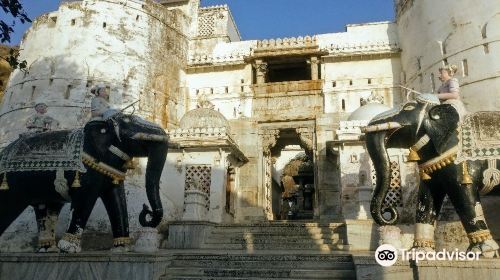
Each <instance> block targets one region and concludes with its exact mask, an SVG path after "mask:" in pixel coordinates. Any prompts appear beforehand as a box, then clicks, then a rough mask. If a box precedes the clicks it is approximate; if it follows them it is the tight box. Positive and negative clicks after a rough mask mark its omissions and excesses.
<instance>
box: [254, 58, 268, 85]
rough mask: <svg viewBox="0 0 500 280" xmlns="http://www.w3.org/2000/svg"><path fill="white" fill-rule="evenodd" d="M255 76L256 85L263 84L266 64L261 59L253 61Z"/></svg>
mask: <svg viewBox="0 0 500 280" xmlns="http://www.w3.org/2000/svg"><path fill="white" fill-rule="evenodd" d="M254 67H255V74H256V76H257V79H256V80H257V84H265V83H266V76H267V62H264V61H262V59H257V60H255V64H254Z"/></svg>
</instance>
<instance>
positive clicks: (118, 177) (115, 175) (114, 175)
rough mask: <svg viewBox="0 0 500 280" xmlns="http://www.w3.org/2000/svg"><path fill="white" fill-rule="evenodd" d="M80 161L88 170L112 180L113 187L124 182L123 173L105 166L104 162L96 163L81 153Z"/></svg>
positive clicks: (92, 158) (90, 157)
mask: <svg viewBox="0 0 500 280" xmlns="http://www.w3.org/2000/svg"><path fill="white" fill-rule="evenodd" d="M82 161H83V163H85V164H87V165H88V166H89V167H90V168H92V169H94V170H96V171H97V172H99V173H101V174H103V175H106V176H108V177H110V178H111V179H113V184H115V185H118V184H119V183H120V181H124V180H125V173H123V172H121V171H120V170H118V169H116V168H114V167H111V166H109V165H107V164H105V163H104V162H98V161H97V160H96V159H95V158H94V157H92V156H91V155H89V154H87V153H85V152H83V153H82Z"/></svg>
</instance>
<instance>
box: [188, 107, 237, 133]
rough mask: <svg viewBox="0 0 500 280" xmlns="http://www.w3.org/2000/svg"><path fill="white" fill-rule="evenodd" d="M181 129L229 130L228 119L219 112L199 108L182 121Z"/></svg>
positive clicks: (190, 112)
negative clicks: (219, 128)
mask: <svg viewBox="0 0 500 280" xmlns="http://www.w3.org/2000/svg"><path fill="white" fill-rule="evenodd" d="M179 125H180V128H182V129H190V128H207V127H225V128H226V129H229V123H228V121H227V119H226V118H225V117H224V116H223V115H222V114H221V113H220V112H218V111H215V110H213V109H210V108H197V109H194V110H191V111H189V112H187V113H186V114H185V115H184V116H183V117H182V118H181V121H180V124H179Z"/></svg>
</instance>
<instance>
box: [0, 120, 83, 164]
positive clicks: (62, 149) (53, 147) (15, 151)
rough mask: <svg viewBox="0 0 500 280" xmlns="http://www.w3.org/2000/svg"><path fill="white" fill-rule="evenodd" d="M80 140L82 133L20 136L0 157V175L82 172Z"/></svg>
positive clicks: (63, 131)
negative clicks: (15, 172) (61, 171)
mask: <svg viewBox="0 0 500 280" xmlns="http://www.w3.org/2000/svg"><path fill="white" fill-rule="evenodd" d="M83 139H84V137H83V129H76V130H59V131H50V132H43V133H29V134H24V135H21V136H20V137H19V138H18V139H17V140H15V141H14V142H12V143H11V144H10V145H8V146H7V147H5V149H4V150H3V151H2V152H1V153H0V174H3V173H5V172H12V171H54V170H64V171H66V170H73V171H80V172H85V171H86V170H85V167H84V166H83V163H82V151H83Z"/></svg>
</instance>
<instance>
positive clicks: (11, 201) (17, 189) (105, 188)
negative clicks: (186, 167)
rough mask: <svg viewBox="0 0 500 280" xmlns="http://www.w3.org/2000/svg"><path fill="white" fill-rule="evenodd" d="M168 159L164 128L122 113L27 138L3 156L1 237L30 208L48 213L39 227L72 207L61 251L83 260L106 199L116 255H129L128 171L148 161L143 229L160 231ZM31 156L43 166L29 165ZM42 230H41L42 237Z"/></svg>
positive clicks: (41, 216)
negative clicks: (97, 209) (88, 233)
mask: <svg viewBox="0 0 500 280" xmlns="http://www.w3.org/2000/svg"><path fill="white" fill-rule="evenodd" d="M68 139H69V140H68ZM75 139H76V140H75ZM78 139H81V140H78ZM73 146H74V147H73ZM78 146H79V147H78ZM78 150H79V151H78ZM167 151H168V136H167V134H166V133H165V131H164V130H163V129H162V128H161V127H160V126H158V125H157V124H154V123H151V122H148V121H145V120H143V119H141V118H140V117H137V116H133V115H126V114H122V113H118V114H116V115H114V116H112V117H111V118H109V119H107V120H97V121H90V122H88V123H87V124H86V125H85V127H84V128H83V129H79V130H73V131H68V130H63V131H52V132H44V133H37V134H31V135H24V136H21V137H20V138H19V139H18V140H16V141H14V142H13V143H11V144H10V145H9V146H7V147H6V148H5V149H4V150H3V151H2V153H1V154H0V170H8V172H3V174H0V235H1V234H2V233H3V232H4V231H5V230H6V229H7V227H8V226H9V225H10V224H11V223H12V222H13V221H14V220H15V219H16V218H17V217H18V216H19V215H20V214H21V213H22V212H23V211H24V209H25V208H26V207H28V206H30V205H33V206H35V207H40V205H41V206H43V207H42V208H43V209H42V210H43V211H40V209H38V211H36V213H37V220H47V219H46V215H47V214H49V215H51V216H54V215H57V214H58V213H59V211H60V209H61V208H62V206H63V204H64V203H66V202H69V201H71V209H72V213H71V222H70V225H69V228H68V230H67V232H66V233H65V234H64V235H63V237H62V239H61V240H60V241H59V243H58V244H57V246H58V247H59V249H61V250H62V251H64V252H80V251H81V236H82V232H83V230H84V229H85V226H86V224H87V220H88V218H89V216H90V214H91V212H92V209H93V207H94V205H95V203H96V200H97V198H99V197H100V198H101V200H102V202H103V204H104V206H105V208H106V211H107V213H108V216H109V219H110V222H111V228H112V231H113V238H114V239H113V243H114V248H113V250H115V251H128V250H129V244H130V238H129V225H128V213H127V203H126V199H125V191H124V187H123V180H124V179H125V173H126V171H127V167H129V165H130V162H131V159H132V158H134V157H147V158H148V163H147V167H146V174H145V178H146V184H145V186H146V192H147V198H148V201H149V204H150V206H151V208H152V210H150V209H149V207H147V206H146V205H144V209H143V210H142V212H141V213H140V215H139V221H140V223H141V225H142V226H145V227H156V226H158V225H159V223H160V222H161V220H162V217H163V208H162V203H161V199H160V193H159V181H160V177H161V173H162V170H163V166H164V164H165V161H166V156H167ZM16 153H17V154H16ZM26 153H28V154H29V155H31V156H33V155H37V154H38V155H39V154H41V155H42V156H43V157H45V158H42V159H40V158H38V159H36V160H30V159H31V158H30V157H26V156H25V154H26ZM58 153H60V154H59V155H57V154H58ZM54 154H56V155H54ZM35 157H36V156H35ZM49 220H50V219H49ZM52 223H53V222H52ZM40 225H42V228H40ZM43 225H44V224H43V223H40V222H39V230H41V231H43V230H44V228H43ZM48 226H52V225H48ZM51 238H53V236H52V237H51ZM49 241H50V240H49ZM51 242H55V240H53V241H50V242H49V243H51Z"/></svg>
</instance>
